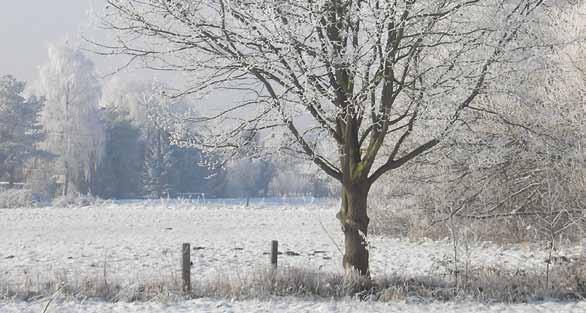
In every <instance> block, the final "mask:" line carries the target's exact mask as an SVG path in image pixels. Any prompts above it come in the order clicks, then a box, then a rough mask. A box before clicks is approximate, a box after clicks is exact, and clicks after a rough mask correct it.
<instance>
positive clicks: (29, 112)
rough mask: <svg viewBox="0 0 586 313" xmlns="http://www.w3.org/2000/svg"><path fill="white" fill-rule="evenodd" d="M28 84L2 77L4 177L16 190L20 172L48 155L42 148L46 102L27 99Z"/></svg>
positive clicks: (0, 172) (0, 159)
mask: <svg viewBox="0 0 586 313" xmlns="http://www.w3.org/2000/svg"><path fill="white" fill-rule="evenodd" d="M24 89H25V83H24V82H20V81H17V80H16V79H15V78H14V77H12V76H10V75H8V76H2V77H0V178H3V177H5V178H6V179H8V184H9V187H12V185H13V184H14V182H15V181H16V179H17V175H18V174H19V171H21V170H22V168H23V166H24V165H25V163H26V162H27V161H28V160H29V159H31V158H33V157H40V156H47V154H46V153H43V152H42V151H41V150H39V149H38V147H37V144H38V143H39V141H40V140H42V132H41V127H40V125H39V111H40V109H41V108H42V105H43V101H42V100H40V99H37V98H35V97H31V98H29V99H25V98H24V96H23V95H22V93H23V92H24Z"/></svg>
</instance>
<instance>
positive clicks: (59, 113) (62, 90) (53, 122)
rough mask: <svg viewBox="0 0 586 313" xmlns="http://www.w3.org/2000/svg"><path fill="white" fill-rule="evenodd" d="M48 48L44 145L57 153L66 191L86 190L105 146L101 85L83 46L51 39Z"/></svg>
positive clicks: (42, 80)
mask: <svg viewBox="0 0 586 313" xmlns="http://www.w3.org/2000/svg"><path fill="white" fill-rule="evenodd" d="M48 52H49V61H48V62H47V63H46V64H45V65H44V66H42V67H41V69H40V72H39V81H38V86H37V90H36V92H37V93H38V94H39V95H41V96H43V97H45V99H46V104H45V107H44V108H43V111H42V113H41V123H42V125H43V129H44V131H45V133H46V139H45V141H44V143H43V145H44V147H45V148H46V149H47V150H48V151H50V152H52V153H53V154H55V155H57V156H58V160H57V163H58V170H59V174H60V175H62V177H63V195H67V194H69V193H71V192H73V191H77V192H79V193H82V194H86V193H88V192H91V191H92V190H91V189H92V187H93V184H94V182H95V181H94V180H95V178H96V173H95V172H96V168H97V165H98V163H99V162H100V159H101V157H102V153H103V147H104V128H103V125H102V122H101V121H100V119H99V115H98V110H99V108H98V104H99V101H100V94H101V85H100V82H99V80H98V78H97V75H96V73H95V69H94V64H93V63H92V61H91V60H89V59H88V58H87V57H86V56H85V55H83V53H82V52H81V51H79V50H77V49H73V48H70V47H67V46H65V45H56V44H52V45H50V46H49V51H48ZM71 186H73V187H74V188H75V190H73V188H70V187H71Z"/></svg>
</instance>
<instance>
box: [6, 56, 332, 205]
mask: <svg viewBox="0 0 586 313" xmlns="http://www.w3.org/2000/svg"><path fill="white" fill-rule="evenodd" d="M164 87H165V86H164V85H163V84H161V83H157V82H153V81H149V82H147V81H133V80H120V79H112V80H109V81H105V82H104V81H103V80H101V79H99V78H98V75H97V74H96V72H95V68H94V65H93V63H92V62H91V60H90V59H88V58H87V57H86V56H85V55H84V54H83V53H82V52H80V51H79V50H77V49H74V48H71V47H68V46H65V45H52V46H50V48H49V61H48V62H47V63H46V64H45V65H44V66H43V67H41V69H40V71H39V77H38V79H37V80H36V81H34V82H31V83H30V84H28V85H26V84H25V83H24V82H21V81H18V80H16V79H15V78H14V77H12V76H10V75H6V76H3V77H1V78H0V121H1V122H0V182H1V186H0V188H1V189H4V190H12V194H15V193H16V197H17V198H19V197H20V198H22V197H24V198H25V199H16V200H14V199H13V200H12V201H16V202H23V201H24V202H27V201H28V200H31V199H32V200H37V201H48V200H51V199H53V198H55V197H78V196H79V195H90V196H96V197H100V198H107V199H123V198H160V197H203V196H204V195H205V197H244V198H248V197H269V196H286V195H289V196H292V195H313V196H327V195H330V193H331V192H332V191H331V189H330V186H329V182H328V181H327V180H324V179H322V178H320V177H318V176H317V170H315V169H313V168H312V167H311V166H308V165H307V164H305V163H304V162H303V161H301V160H295V159H293V158H291V157H287V156H284V155H279V156H273V157H271V156H266V157H263V158H250V157H246V156H238V157H237V158H234V159H232V160H223V159H219V158H218V157H217V156H214V155H210V154H204V153H202V152H201V151H199V150H197V149H195V148H192V147H189V146H188V145H187V146H186V145H181V144H179V145H177V144H176V143H175V144H174V143H173V142H172V138H171V137H170V135H169V133H170V130H169V129H163V127H160V126H159V125H158V124H157V121H158V120H159V118H160V117H158V116H156V115H157V110H160V108H161V107H166V108H169V110H168V112H171V113H173V112H174V113H177V114H180V113H182V112H184V111H185V110H188V109H189V107H190V106H191V104H190V103H189V102H188V101H187V100H186V99H172V100H170V99H168V97H164V95H163V92H162V91H161V90H163V88H164ZM195 128H196V126H195ZM194 131H197V129H195V130H194ZM256 140H257V141H258V140H259V139H258V138H257V139H256ZM14 190H20V191H18V192H15V191H14ZM6 205H8V204H6Z"/></svg>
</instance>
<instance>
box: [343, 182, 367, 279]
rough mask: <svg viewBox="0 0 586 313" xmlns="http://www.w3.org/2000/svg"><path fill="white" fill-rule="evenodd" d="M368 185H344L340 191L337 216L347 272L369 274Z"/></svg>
mask: <svg viewBox="0 0 586 313" xmlns="http://www.w3.org/2000/svg"><path fill="white" fill-rule="evenodd" d="M368 190H369V186H368V184H366V183H360V184H355V185H352V186H350V187H345V188H344V190H343V192H342V207H341V209H340V212H339V213H338V215H337V217H338V219H339V220H340V222H341V223H342V231H343V232H344V241H345V243H344V248H345V251H344V257H343V260H342V262H343V265H344V269H345V270H346V272H347V273H349V272H357V273H358V274H360V275H363V276H370V270H369V267H368V264H369V263H368V258H369V252H368V244H367V241H366V238H367V235H368V224H369V221H370V220H369V218H368V212H367V199H368Z"/></svg>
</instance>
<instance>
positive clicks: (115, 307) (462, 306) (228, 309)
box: [0, 299, 586, 313]
mask: <svg viewBox="0 0 586 313" xmlns="http://www.w3.org/2000/svg"><path fill="white" fill-rule="evenodd" d="M43 307H44V303H33V304H30V303H16V304H14V303H13V304H4V305H3V304H1V303H0V312H2V313H38V312H42V311H43ZM49 312H59V313H138V312H141V313H142V312H148V313H187V312H190V313H192V312H197V313H204V312H218V313H220V312H222V313H238V312H242V313H261V312H263V313H285V312H291V313H293V312H294V313H330V312H331V313H334V312H336V313H383V312H389V313H395V312H396V313H398V312H409V313H440V312H441V313H473V312H474V313H516V312H519V313H584V312H586V302H578V303H540V304H515V305H503V304H495V305H483V304H477V303H432V304H402V303H363V302H356V301H341V302H334V301H330V302H314V301H302V300H297V299H275V300H273V301H241V302H226V301H219V300H213V299H198V300H193V301H186V302H182V303H178V304H169V305H167V304H161V303H116V304H110V303H95V302H90V303H85V304H79V303H61V304H55V305H53V306H52V307H51V310H49Z"/></svg>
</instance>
